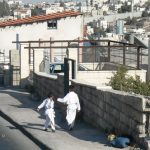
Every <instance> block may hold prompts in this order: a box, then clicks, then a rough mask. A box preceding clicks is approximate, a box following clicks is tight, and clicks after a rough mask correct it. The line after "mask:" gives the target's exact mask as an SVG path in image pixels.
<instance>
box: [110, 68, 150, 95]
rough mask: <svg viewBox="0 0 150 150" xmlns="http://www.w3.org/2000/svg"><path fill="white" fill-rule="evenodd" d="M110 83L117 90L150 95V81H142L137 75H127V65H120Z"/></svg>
mask: <svg viewBox="0 0 150 150" xmlns="http://www.w3.org/2000/svg"><path fill="white" fill-rule="evenodd" d="M109 85H110V86H112V88H113V89H115V90H121V91H126V92H133V93H136V94H141V95H145V96H150V82H142V80H141V79H140V77H139V76H137V75H136V76H135V78H133V77H132V76H129V75H127V68H126V67H125V66H121V67H119V69H118V70H117V72H116V73H115V74H114V76H113V77H111V79H110V82H109Z"/></svg>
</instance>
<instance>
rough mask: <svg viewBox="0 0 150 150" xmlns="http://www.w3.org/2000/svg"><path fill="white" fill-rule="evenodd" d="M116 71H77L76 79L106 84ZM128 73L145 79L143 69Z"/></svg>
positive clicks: (83, 81) (95, 83) (94, 83)
mask: <svg viewBox="0 0 150 150" xmlns="http://www.w3.org/2000/svg"><path fill="white" fill-rule="evenodd" d="M114 73H116V71H78V72H77V76H76V77H77V79H78V80H80V81H81V82H82V83H92V84H93V85H106V84H108V83H109V81H110V78H111V77H113V76H114ZM128 75H130V76H133V77H135V75H138V76H140V79H141V80H142V81H144V82H145V81H146V71H145V70H130V71H128Z"/></svg>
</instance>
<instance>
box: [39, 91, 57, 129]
mask: <svg viewBox="0 0 150 150" xmlns="http://www.w3.org/2000/svg"><path fill="white" fill-rule="evenodd" d="M53 98H54V97H53V95H52V94H51V93H49V94H48V96H47V98H46V99H45V100H43V102H42V103H41V104H40V105H39V106H38V108H37V111H39V110H40V109H41V108H43V107H45V115H46V121H45V125H44V131H47V129H48V126H49V124H50V126H51V129H52V132H55V120H54V118H55V112H54V100H53Z"/></svg>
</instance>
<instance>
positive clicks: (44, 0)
mask: <svg viewBox="0 0 150 150" xmlns="http://www.w3.org/2000/svg"><path fill="white" fill-rule="evenodd" d="M54 1H60V0H22V2H23V3H37V2H54ZM62 1H63V0H62ZM65 1H67V0H65ZM72 1H81V0H72Z"/></svg>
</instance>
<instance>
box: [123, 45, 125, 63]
mask: <svg viewBox="0 0 150 150" xmlns="http://www.w3.org/2000/svg"><path fill="white" fill-rule="evenodd" d="M123 65H126V45H125V44H123Z"/></svg>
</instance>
